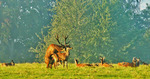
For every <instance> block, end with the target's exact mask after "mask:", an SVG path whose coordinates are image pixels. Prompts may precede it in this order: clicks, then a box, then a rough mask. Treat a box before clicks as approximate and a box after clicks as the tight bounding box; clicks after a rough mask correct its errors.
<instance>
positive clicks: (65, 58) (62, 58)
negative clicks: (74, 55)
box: [54, 46, 73, 68]
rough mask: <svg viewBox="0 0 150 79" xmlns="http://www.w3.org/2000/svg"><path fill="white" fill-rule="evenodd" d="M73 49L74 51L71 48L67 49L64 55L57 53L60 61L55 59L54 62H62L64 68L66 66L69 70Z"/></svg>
mask: <svg viewBox="0 0 150 79" xmlns="http://www.w3.org/2000/svg"><path fill="white" fill-rule="evenodd" d="M71 49H73V48H72V47H70V46H69V47H67V48H66V51H64V53H61V52H58V53H57V56H58V60H57V58H54V60H55V61H58V62H61V61H62V64H63V67H65V66H66V67H67V68H68V58H69V55H70V50H71Z"/></svg>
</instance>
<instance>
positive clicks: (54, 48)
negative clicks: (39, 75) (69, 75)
mask: <svg viewBox="0 0 150 79" xmlns="http://www.w3.org/2000/svg"><path fill="white" fill-rule="evenodd" d="M66 38H68V36H67V37H66ZM66 38H65V44H62V43H60V41H59V37H58V34H57V36H55V39H56V40H57V42H58V43H59V44H60V45H57V44H50V45H49V46H48V48H47V50H46V53H45V63H46V65H47V66H46V68H51V69H52V65H53V63H55V64H54V68H56V64H57V62H58V56H57V53H58V52H62V51H65V50H66V48H68V47H70V46H69V45H68V43H69V42H68V43H66ZM52 56H55V60H56V61H54V59H53V57H52ZM49 65H50V66H49Z"/></svg>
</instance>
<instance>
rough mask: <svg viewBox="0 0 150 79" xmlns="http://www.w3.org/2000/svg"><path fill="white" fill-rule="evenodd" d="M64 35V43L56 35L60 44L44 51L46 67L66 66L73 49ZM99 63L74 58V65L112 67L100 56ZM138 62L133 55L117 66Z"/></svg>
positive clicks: (11, 64)
mask: <svg viewBox="0 0 150 79" xmlns="http://www.w3.org/2000/svg"><path fill="white" fill-rule="evenodd" d="M63 37H64V44H62V43H60V41H59V37H58V35H56V37H55V39H56V40H57V42H58V43H59V44H60V45H57V44H51V45H49V47H48V48H47V50H46V53H45V63H46V65H47V66H46V67H47V68H51V69H52V65H53V66H54V68H56V67H57V66H58V65H59V64H62V65H63V67H66V68H68V58H69V55H70V50H71V49H73V48H72V47H70V45H69V42H66V40H67V38H68V36H63ZM99 59H100V61H101V63H92V64H88V63H80V64H79V63H78V60H77V59H75V58H74V61H75V65H76V66H77V67H95V66H100V67H113V65H111V64H108V63H107V62H104V59H105V57H102V56H100V57H99ZM140 62H142V61H141V60H140V58H136V57H133V59H132V62H131V63H129V62H120V63H118V66H123V67H138V66H139V64H140ZM142 63H143V65H148V64H147V63H145V62H142ZM14 65H15V63H14V61H13V60H12V61H11V62H10V63H2V66H14Z"/></svg>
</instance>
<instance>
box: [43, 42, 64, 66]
mask: <svg viewBox="0 0 150 79" xmlns="http://www.w3.org/2000/svg"><path fill="white" fill-rule="evenodd" d="M61 51H63V47H62V46H59V45H56V44H51V45H50V46H49V47H48V48H47V51H46V54H45V63H46V64H47V68H48V67H49V64H50V68H52V63H53V60H52V55H55V56H57V55H56V54H57V53H58V52H61ZM56 58H57V57H56ZM56 58H55V59H56ZM56 62H57V61H56ZM54 67H55V65H54Z"/></svg>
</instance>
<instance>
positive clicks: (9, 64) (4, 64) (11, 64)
mask: <svg viewBox="0 0 150 79" xmlns="http://www.w3.org/2000/svg"><path fill="white" fill-rule="evenodd" d="M2 66H15V63H14V61H13V60H11V62H10V63H2Z"/></svg>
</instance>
